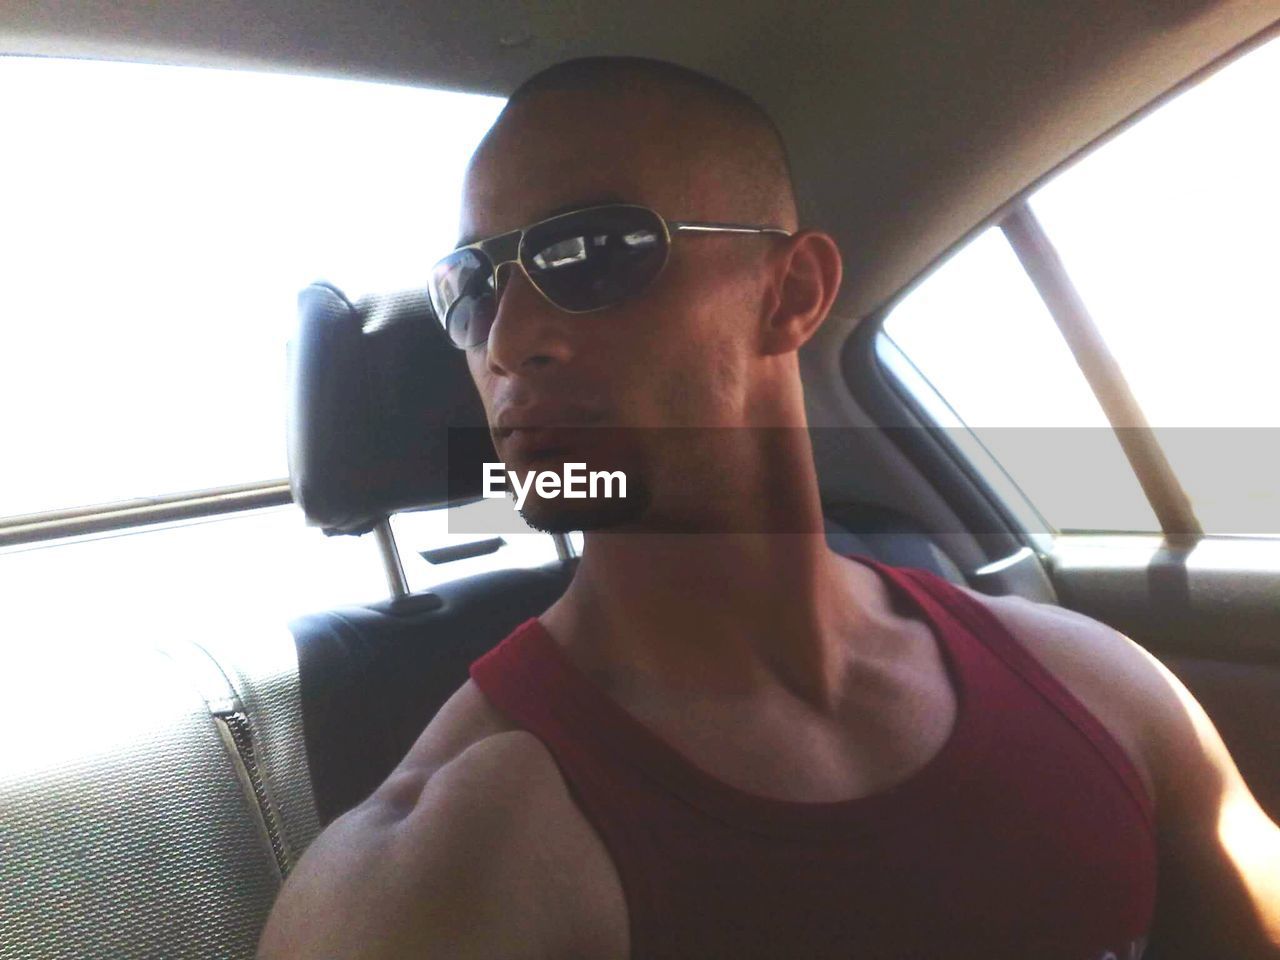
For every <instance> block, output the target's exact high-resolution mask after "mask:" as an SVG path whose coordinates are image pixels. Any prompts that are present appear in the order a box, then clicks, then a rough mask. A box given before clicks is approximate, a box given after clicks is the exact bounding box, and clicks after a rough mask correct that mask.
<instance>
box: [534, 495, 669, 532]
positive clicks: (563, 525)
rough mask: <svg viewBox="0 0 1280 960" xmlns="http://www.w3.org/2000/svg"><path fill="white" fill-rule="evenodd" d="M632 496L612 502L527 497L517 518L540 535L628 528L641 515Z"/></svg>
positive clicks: (642, 509)
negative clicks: (520, 518)
mask: <svg viewBox="0 0 1280 960" xmlns="http://www.w3.org/2000/svg"><path fill="white" fill-rule="evenodd" d="M641 500H642V498H641V497H638V496H635V495H634V494H633V495H632V496H629V497H619V498H617V499H614V500H607V499H599V500H587V501H568V500H563V499H558V500H550V499H542V498H540V497H536V496H530V497H529V499H528V500H526V501H525V504H524V507H523V508H521V510H520V516H521V517H522V518H523V519H524V522H525V523H527V524H528V525H529V526H530V527H532V528H533V529H534V530H538V531H540V532H541V533H572V532H574V531H575V530H581V531H583V532H586V531H588V530H609V529H613V528H616V527H624V526H629V525H631V524H634V523H636V522H637V521H639V520H640V519H641V517H643V516H644V512H645V504H644V503H642V502H641Z"/></svg>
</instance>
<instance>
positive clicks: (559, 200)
mask: <svg viewBox="0 0 1280 960" xmlns="http://www.w3.org/2000/svg"><path fill="white" fill-rule="evenodd" d="M636 207H641V208H643V209H640V210H638V209H636ZM565 211H567V213H565ZM657 214H660V215H661V216H662V217H665V218H666V223H665V224H664V223H663V221H661V220H656V219H655V216H656V215H657ZM673 223H674V224H676V226H672V224H673ZM679 223H686V224H688V223H696V224H702V225H703V228H702V229H698V228H694V229H687V228H686V229H681V228H680V227H679V226H678V224H679ZM707 225H717V226H715V227H714V228H709V227H707ZM726 225H731V226H726ZM520 231H522V232H520ZM463 234H464V242H463V243H462V244H460V250H459V252H457V253H455V254H454V255H453V256H452V257H451V258H446V260H445V261H442V263H441V265H440V266H439V267H438V268H437V271H436V274H435V276H434V279H433V290H432V292H433V297H435V299H436V305H437V309H438V311H439V312H440V313H441V315H442V316H443V317H444V319H445V320H446V323H447V326H448V330H449V333H450V335H451V336H452V337H453V338H454V340H455V342H456V343H457V344H458V345H459V346H462V347H464V348H465V349H466V350H467V359H468V362H469V364H470V367H471V371H472V374H473V376H474V379H475V381H476V385H477V387H478V388H479V391H480V395H481V397H482V398H483V400H484V404H485V408H486V410H487V413H488V417H489V423H490V426H491V428H492V432H493V435H494V438H495V442H496V444H497V447H498V452H499V454H500V455H501V456H502V457H503V459H504V460H505V461H506V462H507V465H508V467H510V468H512V469H514V470H516V471H517V472H520V471H530V470H536V469H541V468H553V467H555V466H556V465H560V464H562V463H563V462H565V461H567V460H571V459H586V460H588V461H590V460H591V459H593V457H594V458H596V459H598V460H601V461H608V463H607V465H608V466H617V465H621V466H622V467H624V468H625V470H624V472H626V473H627V475H628V479H629V481H630V482H631V483H632V484H633V487H632V489H630V490H629V491H628V496H627V498H626V500H625V501H617V502H608V501H604V500H599V499H597V500H587V501H573V500H565V499H554V498H551V497H539V496H536V495H535V496H532V497H531V498H530V500H529V501H528V503H527V504H526V507H525V510H526V515H527V517H528V518H529V519H530V521H531V522H533V523H535V524H536V525H539V526H541V527H543V528H545V529H583V530H585V531H586V534H585V536H586V546H585V550H584V555H583V558H582V561H581V564H580V566H579V569H578V571H577V575H576V577H575V579H574V581H573V583H572V584H571V586H570V587H569V589H568V591H567V592H566V593H565V595H564V597H563V598H562V599H561V600H559V601H558V602H557V603H555V604H554V605H553V606H552V607H551V608H550V609H549V610H548V611H546V613H545V614H543V615H542V616H541V617H540V618H538V620H536V621H531V622H530V623H528V624H525V625H524V626H523V627H521V628H520V629H519V630H517V631H516V633H515V634H513V635H512V636H511V637H509V638H508V639H507V640H506V641H505V642H504V643H503V644H502V645H501V646H500V647H499V648H498V649H497V650H495V651H494V652H492V653H491V654H489V655H487V656H486V657H484V658H482V659H481V660H480V661H478V662H477V663H476V664H475V665H474V666H473V669H472V678H473V679H472V680H471V681H470V682H468V683H467V684H466V685H465V686H464V687H463V688H462V689H461V690H459V691H458V693H457V694H456V695H455V696H454V697H453V698H452V699H451V700H450V701H449V702H448V703H447V704H446V705H445V707H444V708H443V710H442V711H441V713H440V714H439V715H438V716H437V717H436V719H435V720H434V721H433V722H432V723H431V725H430V726H429V727H428V729H427V730H426V731H425V732H424V733H423V735H422V737H421V738H420V740H419V741H418V743H417V744H416V745H415V746H414V748H413V749H412V750H411V752H410V754H409V755H408V756H407V757H406V758H405V760H404V761H403V763H402V764H401V765H400V767H399V768H398V769H397V770H396V771H395V773H393V775H392V776H391V777H390V778H389V779H388V780H387V781H386V783H385V784H383V786H382V787H381V788H379V790H378V791H377V792H376V793H375V794H374V795H373V796H372V797H371V798H370V799H369V800H368V801H366V802H365V803H364V804H362V805H361V806H360V807H358V808H357V809H355V810H353V811H352V812H350V813H349V814H347V815H346V816H344V817H343V818H341V819H340V820H338V821H337V822H336V823H334V824H333V825H332V826H331V827H330V828H329V829H328V830H327V831H325V833H324V834H323V835H322V836H321V837H320V838H319V839H318V840H317V841H316V842H315V843H314V845H313V846H312V847H311V849H310V850H309V851H308V852H307V854H306V856H305V857H304V858H303V860H302V862H301V863H300V864H299V866H298V868H297V869H296V871H295V872H294V874H293V876H291V878H290V880H289V882H288V884H287V885H286V887H285V889H284V891H283V892H282V894H281V897H280V900H279V902H278V904H277V906H276V908H275V910H274V912H273V914H272V918H271V921H270V923H269V925H268V929H267V931H266V933H265V934H264V937H263V941H262V950H261V952H262V956H263V957H264V958H268V960H281V958H295V957H296V958H303V957H308V958H310V957H340V958H344V960H345V958H397V960H398V958H405V957H424V958H431V957H485V958H490V957H504V958H505V957H513V958H514V957H570V956H574V957H599V958H613V957H618V958H621V957H633V958H641V957H644V958H649V957H672V956H690V957H720V956H724V957H768V956H778V957H782V956H786V957H824V958H825V957H900V956H901V957H908V956H909V957H949V956H956V957H959V956H1011V957H1012V956H1018V957H1030V956H1036V957H1038V958H1045V957H1055V958H1056V957H1063V958H1066V957H1078V958H1080V960H1100V958H1103V957H1137V956H1140V955H1141V954H1142V952H1143V949H1144V946H1145V945H1146V943H1147V942H1148V939H1149V938H1150V937H1152V936H1153V933H1152V931H1153V929H1158V933H1157V934H1155V937H1156V939H1157V940H1158V941H1159V942H1160V944H1161V947H1160V949H1161V954H1160V955H1161V956H1164V957H1167V956H1174V955H1188V956H1191V955H1200V954H1197V953H1196V951H1197V950H1203V951H1204V953H1203V955H1205V956H1233V957H1276V956H1280V831H1278V830H1277V828H1276V826H1275V824H1273V823H1271V822H1270V821H1269V820H1268V819H1267V817H1266V816H1265V815H1264V814H1263V813H1262V811H1261V810H1260V809H1259V808H1258V806H1257V804H1256V802H1255V801H1254V799H1253V797H1252V796H1251V795H1250V793H1249V791H1248V789H1247V788H1246V787H1245V785H1244V783H1243V781H1242V780H1241V778H1240V776H1239V774H1238V772H1237V770H1236V768H1235V766H1234V764H1233V762H1232V761H1231V758H1230V757H1229V756H1228V754H1227V752H1226V750H1225V748H1224V747H1223V745H1222V741H1221V739H1220V738H1219V736H1218V735H1217V733H1216V732H1215V730H1214V728H1213V726H1212V724H1211V723H1210V722H1209V720H1208V719H1207V717H1206V716H1205V714H1204V712H1203V711H1202V710H1201V709H1200V707H1199V706H1198V705H1197V704H1196V703H1195V701H1194V700H1193V699H1192V698H1191V696H1190V695H1189V694H1188V693H1187V692H1186V690H1185V688H1183V687H1182V685H1181V684H1180V683H1179V682H1178V681H1177V680H1176V679H1175V678H1174V677H1173V676H1172V675H1171V674H1170V673H1169V672H1168V671H1167V670H1166V669H1164V668H1163V667H1162V666H1161V665H1160V664H1159V663H1158V662H1157V661H1156V660H1154V658H1152V657H1151V656H1149V655H1148V654H1146V653H1145V652H1144V651H1143V650H1141V649H1140V648H1138V647H1137V646H1136V645H1135V644H1133V643H1132V642H1131V641H1129V640H1128V639H1127V638H1125V637H1123V636H1122V635H1120V634H1118V633H1116V632H1115V631H1113V630H1111V629H1109V628H1107V627H1105V626H1103V625H1102V624H1099V623H1097V622H1095V621H1093V620H1090V619H1088V618H1086V617H1083V616H1080V615H1077V614H1073V613H1070V612H1068V611H1064V610H1059V609H1057V608H1052V607H1048V606H1042V605H1038V604H1034V603H1030V602H1027V601H1023V600H1020V599H1016V598H999V599H993V598H989V597H985V596H982V595H979V594H976V593H973V592H972V591H968V590H964V589H961V588H957V587H953V586H950V585H948V584H945V583H943V582H942V581H941V580H939V579H938V578H930V577H929V576H928V575H908V573H907V572H904V571H902V570H895V569H893V568H889V567H885V566H882V565H874V564H872V563H869V562H867V561H866V559H865V558H862V559H859V560H852V559H848V558H843V557H840V556H837V555H835V554H833V553H831V552H830V551H829V550H828V549H827V548H826V546H825V543H824V540H823V537H822V536H821V530H822V521H821V509H820V503H819V498H818V492H817V482H816V477H815V473H814V467H813V463H812V459H811V455H810V451H809V448H808V444H807V436H806V432H805V430H804V426H805V419H804V406H803V398H802V392H801V384H800V378H799V370H798V364H797V359H796V351H797V350H798V349H799V348H800V347H801V346H802V345H803V344H804V343H805V342H806V341H807V340H808V339H809V338H810V337H811V336H812V335H813V333H814V332H815V330H816V329H817V328H818V326H819V325H820V324H821V323H822V321H823V319H824V318H825V317H826V315H827V312H828V310H829V309H830V307H831V304H832V301H833V300H834V298H835V296H836V292H837V289H838V287H839V283H840V256H839V253H838V251H837V249H836V247H835V244H834V243H833V241H832V240H831V238H830V237H828V236H827V235H825V234H823V233H820V232H817V231H813V230H801V229H799V228H798V224H797V219H796V212H795V204H794V200H793V198H792V192H791V185H790V180H789V175H788V170H787V162H786V157H785V153H784V151H783V148H782V145H781V141H780V140H779V138H778V136H777V133H776V131H775V130H774V128H773V126H772V124H771V123H770V122H769V120H768V118H767V117H765V115H764V114H763V113H762V112H761V111H760V109H759V108H758V107H757V106H756V105H755V104H754V103H752V102H751V101H750V100H748V99H747V98H746V97H744V96H743V95H741V94H739V93H737V92H736V91H733V90H731V89H728V88H726V87H724V86H722V85H720V84H718V83H716V82H715V81H712V80H709V79H708V78H705V77H702V76H700V75H698V74H693V73H690V72H688V71H684V70H681V69H679V68H675V67H672V66H669V65H665V64H658V63H653V62H649V61H636V60H623V59H619V60H587V61H574V62H570V63H567V64H561V65H559V66H558V67H553V68H551V69H550V70H548V71H545V72H544V73H542V74H540V75H538V76H536V77H534V78H533V79H532V80H530V81H529V82H527V83H526V84H525V85H524V86H523V87H522V88H521V89H520V90H519V91H517V93H516V94H515V95H513V97H512V99H511V101H510V102H509V103H508V105H507V107H506V109H505V110H504V111H503V113H502V115H501V117H500V118H499V119H498V121H497V123H496V124H495V126H494V128H493V129H492V131H490V133H489V134H488V136H487V137H486V138H485V140H484V142H483V143H482V144H481V146H480V147H479V149H478V150H477V152H476V155H475V157H474V158H473V160H472V164H471V167H470V169H469V172H468V175H467V179H466V185H465V191H464V205H463ZM502 250H505V251H506V252H505V253H502V252H501V251H502ZM517 260H518V262H511V261H517ZM494 262H498V266H497V269H496V271H495V270H494V269H493V264H494ZM495 273H496V276H495ZM690 438H693V439H692V441H691V440H690ZM1157 871H1158V879H1159V888H1158V892H1159V912H1158V920H1159V922H1158V923H1157V922H1156V921H1157V917H1156V911H1155V904H1156V893H1157V887H1156V880H1157ZM1180 950H1181V951H1184V953H1179V952H1178V951H1180Z"/></svg>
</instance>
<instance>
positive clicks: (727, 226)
mask: <svg viewBox="0 0 1280 960" xmlns="http://www.w3.org/2000/svg"><path fill="white" fill-rule="evenodd" d="M668 226H669V227H670V228H671V232H672V233H776V234H780V235H782V236H784V237H789V236H791V231H790V230H784V229H783V228H782V227H754V226H750V225H748V224H744V223H714V222H709V221H700V220H673V221H671V222H670V223H669V224H668Z"/></svg>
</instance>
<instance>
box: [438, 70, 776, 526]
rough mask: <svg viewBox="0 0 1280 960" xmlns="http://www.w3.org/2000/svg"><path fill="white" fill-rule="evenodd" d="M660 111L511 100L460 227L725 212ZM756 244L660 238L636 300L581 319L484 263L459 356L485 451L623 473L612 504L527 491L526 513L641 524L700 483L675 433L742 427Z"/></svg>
mask: <svg viewBox="0 0 1280 960" xmlns="http://www.w3.org/2000/svg"><path fill="white" fill-rule="evenodd" d="M670 109H671V108H664V107H663V106H661V105H660V104H647V105H646V104H644V103H643V102H641V101H635V102H632V103H621V104H619V103H618V102H616V101H609V100H606V99H605V98H603V97H600V96H595V95H590V94H578V93H573V94H569V93H563V94H562V93H555V94H546V95H541V96H539V97H536V98H534V99H532V100H529V101H525V102H524V103H523V104H521V105H520V107H519V108H518V109H517V110H515V111H513V113H511V114H508V115H507V116H506V117H505V118H504V120H503V121H502V122H501V123H500V125H499V127H498V128H496V129H495V131H494V132H493V133H492V134H491V135H490V137H489V138H488V139H487V141H486V143H485V145H484V146H483V147H482V148H481V150H480V152H479V153H478V154H477V157H476V159H475V161H474V162H473V166H472V169H471V170H470V172H469V174H468V177H467V181H466V185H465V188H464V196H463V216H462V229H463V235H464V236H467V237H490V236H494V235H497V234H501V233H505V232H507V231H510V230H513V229H516V228H519V227H522V226H525V225H528V224H530V223H533V222H534V221H537V220H539V219H542V218H545V217H547V216H549V215H552V214H553V213H555V212H558V211H561V210H563V209H567V208H574V207H584V206H590V205H593V204H597V203H608V202H625V203H636V204H643V205H645V206H648V207H651V208H653V209H654V210H656V211H658V213H660V214H662V215H663V216H664V217H666V218H668V219H670V220H682V219H684V220H710V221H740V220H742V219H743V218H742V215H741V212H740V211H735V210H734V209H733V199H732V197H729V196H726V195H725V194H726V193H727V191H725V190H724V189H722V188H721V186H720V185H719V183H718V182H717V178H716V176H715V170H714V169H708V168H709V167H711V166H713V163H712V162H708V161H707V160H706V158H705V157H702V158H700V157H699V155H698V152H697V150H685V149H682V148H681V146H680V145H679V144H678V143H673V142H672V141H673V136H672V130H673V129H676V130H679V129H680V127H679V125H678V124H677V123H675V122H674V121H673V119H672V116H671V115H670V113H669V111H670ZM685 123H686V124H687V121H685ZM677 136H678V135H677ZM767 242H768V241H767V240H766V239H764V238H759V237H750V238H743V237H736V236H723V235H701V236H698V235H695V236H688V235H686V236H678V237H677V238H676V239H675V240H674V241H673V243H672V245H671V251H670V256H669V259H668V262H667V265H666V268H665V269H664V271H663V272H662V274H661V275H660V276H659V277H658V279H657V280H656V281H655V282H654V283H653V284H652V286H650V287H649V288H648V289H647V290H645V291H644V293H643V294H641V295H640V296H639V297H637V298H636V299H634V300H631V301H628V302H626V303H622V304H619V305H617V306H614V307H609V308H607V309H604V310H600V311H597V312H594V313H588V314H570V313H566V312H564V311H561V310H559V309H558V308H556V307H555V306H553V305H552V304H550V303H548V302H547V301H546V300H545V299H544V298H543V297H542V296H541V295H540V294H539V293H538V292H537V290H535V289H534V288H533V287H532V286H531V285H530V283H529V280H528V279H527V277H525V275H524V274H523V273H522V272H521V271H519V270H518V269H515V268H514V267H512V266H508V267H504V268H502V274H501V276H500V277H499V281H500V284H501V288H502V295H501V298H500V299H499V302H498V308H497V316H496V319H495V321H494V323H493V327H492V330H491V331H490V335H489V340H488V342H487V343H486V344H483V345H481V346H479V347H476V348H473V349H471V350H469V351H468V357H467V359H468V363H469V365H470V368H471V374H472V376H473V378H474V379H475V382H476V386H477V387H478V389H479V392H480V396H481V398H482V399H483V401H484V405H485V410H486V413H487V415H488V419H489V424H490V427H491V429H492V430H493V433H494V441H495V444H496V446H497V449H498V454H499V456H500V457H501V458H502V459H503V461H504V462H505V463H506V464H507V468H508V469H511V470H515V471H517V472H521V473H523V472H524V471H527V470H555V471H556V472H557V473H558V472H560V468H561V466H562V464H563V463H564V462H566V461H583V462H585V463H586V464H587V469H588V470H595V469H601V468H607V469H611V470H612V469H622V470H623V471H624V472H625V473H626V474H627V480H628V494H629V496H628V499H627V501H626V502H622V501H616V500H615V501H603V500H596V501H592V500H577V501H574V500H565V499H541V498H538V497H536V496H534V495H533V494H531V495H530V496H529V499H528V500H527V501H526V504H525V508H524V514H525V518H526V520H528V521H529V522H530V523H531V524H532V525H534V526H536V527H541V528H543V529H554V530H569V529H593V528H600V527H614V526H618V525H620V524H627V523H634V522H637V521H640V522H643V521H644V520H645V518H646V515H648V514H651V513H652V512H653V510H654V508H655V506H657V507H658V509H659V510H660V509H661V504H662V503H663V501H664V500H667V499H669V498H670V496H672V495H673V494H674V492H675V487H674V486H673V485H675V484H679V485H681V486H683V487H684V488H686V490H687V488H688V486H689V485H692V486H693V487H695V488H696V487H698V486H699V485H709V486H708V490H710V489H714V478H713V477H709V476H707V475H706V474H707V472H708V471H707V466H708V465H707V464H706V463H705V462H703V463H699V460H698V458H697V457H696V456H695V457H691V456H689V453H690V451H689V443H690V442H691V441H692V440H693V437H694V432H693V431H688V430H681V429H680V428H689V427H735V426H740V425H742V424H744V423H746V422H747V409H748V406H749V400H750V393H751V391H750V381H751V375H752V364H753V359H754V358H755V357H756V355H757V354H758V353H759V349H758V344H759V340H758V337H759V318H760V309H761V306H760V304H761V292H762V290H763V282H762V273H763V270H762V267H763V264H764V256H765V253H766V250H767V247H766V246H765V244H766V243H767ZM533 428H543V429H541V430H538V429H533ZM549 428H601V429H590V430H586V429H570V430H568V431H565V430H559V431H556V430H551V429H549ZM704 436H705V434H704ZM704 459H705V458H704Z"/></svg>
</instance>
